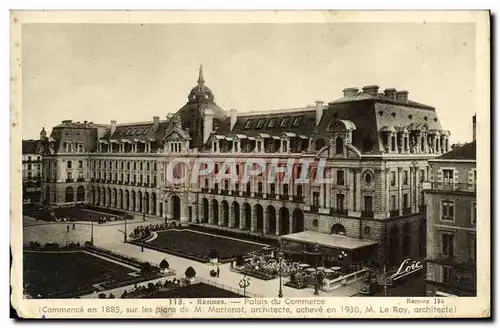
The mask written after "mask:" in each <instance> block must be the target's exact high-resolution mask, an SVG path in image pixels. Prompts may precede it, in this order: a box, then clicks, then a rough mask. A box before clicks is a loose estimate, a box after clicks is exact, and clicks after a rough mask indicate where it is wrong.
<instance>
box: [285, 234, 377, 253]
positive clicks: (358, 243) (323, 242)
mask: <svg viewBox="0 0 500 328" xmlns="http://www.w3.org/2000/svg"><path fill="white" fill-rule="evenodd" d="M281 239H283V240H288V241H294V242H299V243H304V244H311V245H315V244H318V245H320V246H324V247H328V248H336V249H345V250H355V249H359V248H363V247H367V246H372V245H376V244H377V242H376V241H373V240H366V239H357V238H351V237H346V236H341V235H329V234H326V233H320V232H314V231H302V232H297V233H292V234H289V235H285V236H282V237H281Z"/></svg>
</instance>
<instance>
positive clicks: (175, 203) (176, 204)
mask: <svg viewBox="0 0 500 328" xmlns="http://www.w3.org/2000/svg"><path fill="white" fill-rule="evenodd" d="M170 201H171V202H172V217H173V219H174V220H180V219H181V199H180V198H179V196H172V198H171V199H170Z"/></svg>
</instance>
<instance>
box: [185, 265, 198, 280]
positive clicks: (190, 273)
mask: <svg viewBox="0 0 500 328" xmlns="http://www.w3.org/2000/svg"><path fill="white" fill-rule="evenodd" d="M184 274H185V275H186V278H189V279H192V278H194V277H195V276H196V271H195V270H194V269H193V267H189V268H187V269H186V272H185V273H184Z"/></svg>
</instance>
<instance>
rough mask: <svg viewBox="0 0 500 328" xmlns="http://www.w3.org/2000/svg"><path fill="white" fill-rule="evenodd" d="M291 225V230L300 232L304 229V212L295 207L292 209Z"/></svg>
mask: <svg viewBox="0 0 500 328" xmlns="http://www.w3.org/2000/svg"><path fill="white" fill-rule="evenodd" d="M292 220H293V226H292V232H302V231H304V212H302V211H301V210H300V209H298V208H296V209H295V210H294V211H293V219H292Z"/></svg>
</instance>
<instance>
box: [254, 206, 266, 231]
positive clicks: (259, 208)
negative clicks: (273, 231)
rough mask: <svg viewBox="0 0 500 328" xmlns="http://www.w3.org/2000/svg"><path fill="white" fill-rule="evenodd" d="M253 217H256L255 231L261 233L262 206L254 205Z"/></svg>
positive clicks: (262, 224) (262, 223)
mask: <svg viewBox="0 0 500 328" xmlns="http://www.w3.org/2000/svg"><path fill="white" fill-rule="evenodd" d="M255 215H256V217H257V231H262V229H263V228H264V209H263V208H262V205H260V204H257V205H255Z"/></svg>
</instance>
